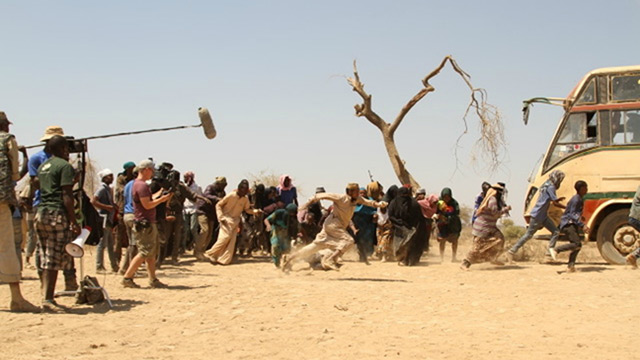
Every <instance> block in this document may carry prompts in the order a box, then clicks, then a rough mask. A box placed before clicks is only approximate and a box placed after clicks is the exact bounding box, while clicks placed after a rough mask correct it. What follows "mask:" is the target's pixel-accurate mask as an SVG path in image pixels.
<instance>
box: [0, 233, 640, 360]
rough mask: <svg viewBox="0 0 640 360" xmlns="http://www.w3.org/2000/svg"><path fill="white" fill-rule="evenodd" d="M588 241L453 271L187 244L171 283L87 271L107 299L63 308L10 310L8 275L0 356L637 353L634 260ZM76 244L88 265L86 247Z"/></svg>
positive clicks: (639, 315) (34, 293) (164, 274)
mask: <svg viewBox="0 0 640 360" xmlns="http://www.w3.org/2000/svg"><path fill="white" fill-rule="evenodd" d="M467 247H468V241H467V243H466V244H463V246H462V247H461V248H462V251H461V256H459V257H460V258H462V257H464V253H465V252H466V248H467ZM594 247H595V246H594V245H593V244H588V245H587V246H586V247H585V249H584V250H583V252H582V253H581V256H580V257H579V261H580V262H579V263H578V265H577V268H578V269H579V271H578V272H577V273H573V274H569V273H566V272H564V270H565V265H564V264H540V263H539V262H536V261H529V262H521V263H518V264H517V265H516V266H505V267H500V268H497V267H495V266H493V265H489V264H481V265H474V266H472V267H471V270H470V271H468V272H462V271H460V270H459V268H458V266H459V264H454V263H451V262H448V261H445V262H444V263H442V264H440V263H439V257H438V256H435V255H434V254H433V253H432V254H429V255H425V257H424V258H423V261H424V263H423V264H422V266H418V267H410V268H407V267H399V266H397V265H396V264H395V263H380V262H373V263H372V264H371V265H370V266H367V265H365V264H361V263H358V262H355V261H354V260H355V258H356V257H355V254H354V253H350V254H347V256H345V265H344V266H343V268H342V269H341V270H340V271H339V272H323V271H314V272H310V271H299V272H293V273H291V274H289V275H286V274H283V273H282V272H280V271H278V270H276V269H275V268H274V266H273V265H272V264H270V263H269V262H268V259H267V258H266V257H257V258H248V259H240V260H239V262H238V264H235V265H230V266H224V267H223V266H213V265H211V264H208V263H197V262H195V261H194V258H193V257H190V256H185V257H183V258H182V259H181V263H180V264H179V266H169V265H166V266H164V267H163V268H162V269H161V270H159V272H158V276H159V278H160V279H161V280H162V281H164V282H166V283H167V284H168V285H169V288H168V289H148V288H143V289H125V288H123V287H122V286H121V285H120V281H121V279H122V278H121V277H120V276H118V275H115V274H108V275H98V279H99V281H100V282H101V283H102V284H104V286H105V288H106V289H107V290H108V292H109V294H110V296H111V298H112V300H113V304H114V307H113V309H109V307H108V306H107V305H106V303H102V304H98V305H94V306H89V305H73V303H74V299H73V298H72V297H62V298H59V300H58V301H59V302H60V303H61V304H64V305H69V306H72V309H71V313H69V314H15V313H11V312H9V311H8V304H9V290H8V288H6V287H5V289H4V290H2V291H0V319H1V320H0V321H1V323H2V329H3V331H2V332H1V335H0V342H1V343H2V352H1V353H0V358H3V359H128V358H132V359H133V358H137V359H259V358H267V359H345V358H348V359H351V358H353V359H383V358H392V359H582V360H586V359H631V358H640V355H638V354H637V353H636V352H637V351H636V346H634V340H637V329H638V327H637V324H638V322H637V321H638V319H640V306H638V299H639V298H640V289H638V287H637V286H636V284H637V283H638V276H640V272H638V271H633V270H631V269H629V268H625V267H623V266H610V265H606V264H605V263H604V262H603V261H602V260H601V259H600V258H599V256H598V255H597V251H596V250H594ZM87 250H88V251H87V255H86V256H85V259H84V261H85V269H87V271H86V272H87V273H89V274H91V273H93V269H94V267H95V265H94V260H93V255H94V253H95V250H94V249H93V248H91V247H88V249H87ZM434 250H435V249H434ZM436 251H437V250H436ZM449 251H450V249H449V248H447V255H448V254H449ZM566 258H567V254H561V257H560V259H559V260H562V261H566ZM446 259H448V256H447V258H446ZM24 277H25V280H24V281H23V284H22V288H23V292H24V293H25V296H26V297H27V298H28V299H31V300H34V301H36V300H38V303H39V299H40V291H39V282H38V280H37V275H36V273H35V271H34V270H25V271H24ZM136 282H137V283H138V284H140V285H142V286H143V287H146V286H147V281H146V279H145V278H142V277H139V278H136ZM62 283H63V281H62V278H61V277H60V280H59V281H58V287H61V286H62Z"/></svg>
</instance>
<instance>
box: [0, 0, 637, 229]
mask: <svg viewBox="0 0 640 360" xmlns="http://www.w3.org/2000/svg"><path fill="white" fill-rule="evenodd" d="M0 13H1V14H2V15H3V16H2V31H0V44H1V47H0V49H1V50H0V54H1V55H2V56H1V57H0V64H1V65H2V66H0V79H1V84H2V85H1V86H0V110H3V111H5V112H6V113H7V115H8V116H9V118H10V120H11V121H12V122H13V123H14V125H13V126H12V127H11V132H12V133H13V134H15V135H16V137H17V140H18V142H19V143H20V144H23V145H33V144H38V141H39V139H40V137H41V136H42V134H43V132H44V129H45V128H46V127H47V126H50V125H59V126H62V127H63V128H64V130H65V133H66V134H67V135H73V136H75V137H76V138H81V137H86V136H95V135H102V134H111V133H117V132H123V131H134V130H144V129H151V128H159V127H171V126H179V125H195V124H198V123H199V119H198V114H197V109H198V107H201V106H203V107H207V108H208V109H209V111H210V112H211V114H212V115H213V119H214V124H215V126H216V129H217V131H218V136H217V137H216V138H215V139H213V140H208V139H206V138H205V136H204V135H203V132H202V130H201V129H189V130H179V131H173V132H165V133H153V134H145V135H136V136H128V137H118V138H111V139H104V140H92V141H90V142H89V156H90V158H91V159H92V160H93V161H95V162H96V163H97V164H98V166H99V167H107V168H110V169H112V170H114V171H119V170H120V169H121V167H122V164H123V163H125V162H127V161H135V162H138V161H140V160H142V159H145V158H147V157H153V158H154V159H155V160H156V162H163V161H168V162H171V163H173V164H174V165H175V167H176V169H178V170H180V171H181V172H185V171H187V170H191V171H194V172H195V174H196V181H197V182H198V183H199V184H201V185H202V186H203V187H204V186H206V185H207V184H209V183H211V182H213V179H214V178H215V177H216V176H226V177H227V179H228V180H229V184H230V186H229V188H228V190H230V189H231V188H233V187H234V186H235V184H237V183H238V182H239V181H240V180H241V179H243V178H246V177H251V175H252V174H258V173H260V172H264V173H267V174H277V175H279V174H284V173H286V174H290V175H291V177H292V178H293V179H294V183H295V184H296V185H297V186H298V187H299V188H300V193H301V194H300V197H301V198H302V199H301V200H303V201H304V199H305V198H306V197H309V196H311V195H312V192H313V190H314V189H315V188H316V187H317V186H324V187H325V188H326V189H327V191H330V192H342V191H344V186H345V185H346V184H347V183H348V182H359V183H360V184H363V185H364V184H366V183H367V182H369V175H368V171H371V173H372V175H373V177H374V178H375V179H376V180H377V181H379V182H380V183H382V184H383V185H384V186H385V187H388V186H389V185H391V184H394V183H395V184H397V183H398V180H397V178H396V177H395V174H394V172H393V169H392V167H391V164H390V162H389V160H388V157H387V155H386V152H385V150H384V146H383V143H382V137H381V135H380V133H379V131H378V130H377V129H376V128H375V127H373V125H371V124H370V123H368V122H367V121H366V120H365V119H364V118H358V117H356V116H355V114H354V109H353V106H354V105H355V104H358V103H360V102H361V99H360V98H359V97H358V95H357V94H356V93H355V92H353V91H352V90H351V88H350V86H349V85H348V84H347V82H346V77H348V76H351V75H352V66H353V65H352V64H353V61H354V60H357V64H358V70H359V74H360V78H361V81H362V82H363V83H364V84H365V89H366V90H367V92H369V93H370V94H371V95H372V96H373V109H374V110H375V111H376V112H377V113H378V114H379V115H380V116H381V117H383V118H384V119H385V120H386V121H388V122H391V121H392V119H393V118H394V117H395V116H396V114H397V113H398V112H399V111H400V109H401V108H402V106H403V105H404V104H405V103H406V102H407V101H408V100H409V99H410V98H411V97H412V96H413V95H414V94H416V93H417V92H418V91H419V90H420V89H421V86H422V84H421V79H422V78H423V77H424V76H425V75H426V74H428V73H429V72H430V71H431V70H433V69H434V68H435V67H436V66H437V65H438V64H439V63H440V61H441V60H442V58H443V57H444V56H446V55H452V56H453V57H454V58H455V59H456V60H457V62H458V63H459V65H460V66H461V67H462V68H463V69H464V70H465V71H466V72H467V73H469V74H470V75H471V80H472V82H473V84H474V86H476V87H482V88H484V89H486V91H487V93H488V101H489V103H491V104H493V105H495V106H497V107H498V108H499V110H500V112H501V114H502V117H503V121H504V127H505V138H506V141H507V147H506V151H505V154H504V155H505V156H504V158H503V160H504V161H503V163H502V166H501V168H500V169H499V170H498V171H495V172H491V171H489V169H488V166H487V164H486V163H483V162H482V161H480V160H473V159H477V158H479V157H480V154H478V153H477V152H476V151H475V150H474V143H475V142H476V140H477V138H478V122H477V119H476V118H473V117H470V118H469V119H468V121H469V132H468V133H467V134H466V135H465V136H464V137H463V138H462V140H461V142H460V144H459V145H460V147H459V148H458V154H459V163H458V164H457V165H456V161H455V157H454V150H455V147H456V139H457V138H458V136H459V135H460V134H461V133H462V131H464V124H463V121H462V116H463V114H464V111H465V109H466V106H467V103H468V100H469V91H468V90H467V88H466V87H465V84H464V83H463V81H462V80H461V79H460V77H458V76H457V75H456V74H455V73H454V72H453V71H452V70H451V69H450V68H446V69H445V70H443V71H442V73H441V74H440V75H439V76H438V77H437V78H435V79H433V80H432V82H431V83H432V85H434V86H435V88H436V91H435V92H433V93H431V94H429V95H427V96H426V97H425V98H424V99H423V100H422V101H421V102H420V103H418V104H417V105H416V106H415V107H414V108H413V109H412V111H411V112H410V113H409V114H408V115H407V117H406V118H405V120H404V122H403V123H402V125H401V126H400V127H399V129H398V131H397V133H396V142H397V145H398V148H399V151H400V155H401V157H402V158H403V159H404V160H405V162H406V166H407V168H408V170H409V171H410V172H411V173H412V174H413V176H414V177H415V178H416V179H417V180H418V182H419V183H420V184H421V185H422V187H424V188H425V189H426V190H427V192H433V193H439V192H440V190H441V189H442V188H443V187H445V186H446V187H451V188H452V189H453V195H454V197H455V198H456V199H457V200H458V201H459V202H460V203H462V204H466V205H472V204H473V200H474V197H475V196H476V195H477V193H478V192H479V191H480V184H481V183H482V181H485V180H486V181H489V182H492V183H495V182H498V181H503V182H506V183H507V187H508V189H509V197H508V202H509V203H510V204H511V205H512V206H513V208H514V210H513V211H512V217H513V220H514V221H515V222H516V223H519V224H522V223H523V220H522V207H523V202H524V192H525V190H526V187H527V178H528V176H529V174H530V173H531V172H532V170H533V169H534V166H535V165H536V163H537V161H538V160H539V159H540V157H541V156H542V154H544V152H545V151H546V149H547V147H548V145H549V142H550V141H551V138H552V136H553V134H554V132H555V130H556V127H557V125H558V121H559V120H560V118H561V116H562V111H561V109H560V108H545V107H544V106H536V107H535V108H534V109H533V111H532V115H531V118H530V123H529V125H527V126H525V125H524V124H523V122H522V115H521V106H522V100H524V99H527V98H531V97H535V96H557V97H564V96H566V95H567V94H568V93H569V91H570V90H571V89H572V88H573V87H574V86H575V85H576V83H577V82H578V81H579V80H580V79H581V78H582V76H583V75H584V74H585V73H587V72H588V71H590V70H592V69H595V68H600V67H609V66H622V65H635V64H638V62H639V61H640V48H639V47H637V46H634V45H630V44H634V43H635V42H636V39H635V38H636V36H637V34H638V33H640V26H639V25H638V24H639V22H638V18H639V16H640V1H637V0H635V1H631V0H620V1H611V2H607V3H604V2H602V1H538V2H535V3H532V2H521V1H484V2H478V1H473V2H471V1H393V2H391V1H377V0H367V1H316V2H309V1H288V0H287V1H279V0H273V1H179V2H178V1H109V2H89V1H56V2H52V1H6V0H5V1H0ZM31 153H33V151H31Z"/></svg>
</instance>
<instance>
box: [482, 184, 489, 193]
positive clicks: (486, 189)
mask: <svg viewBox="0 0 640 360" xmlns="http://www.w3.org/2000/svg"><path fill="white" fill-rule="evenodd" d="M490 188H491V184H489V183H488V182H486V181H484V182H482V193H483V194H485V195H486V194H487V191H489V189H490Z"/></svg>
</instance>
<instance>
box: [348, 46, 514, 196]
mask: <svg viewBox="0 0 640 360" xmlns="http://www.w3.org/2000/svg"><path fill="white" fill-rule="evenodd" d="M447 63H449V64H450V65H451V67H452V68H453V70H454V71H455V72H456V73H458V74H459V75H460V77H462V79H463V80H464V82H465V84H466V85H467V87H468V88H469V90H470V92H471V99H470V101H469V104H468V105H467V109H466V111H465V113H464V116H463V117H462V120H463V122H464V126H465V131H464V132H463V133H462V134H461V135H460V137H458V140H457V142H456V145H457V144H458V142H459V141H460V139H461V137H462V136H463V135H464V134H466V133H467V130H468V125H467V115H468V114H469V112H471V111H473V112H474V113H475V114H476V115H477V116H478V118H479V120H480V138H479V139H478V140H477V141H476V147H477V148H478V150H479V152H480V154H481V157H483V158H487V160H488V161H489V166H490V169H491V170H495V169H497V168H498V167H499V165H500V162H501V156H502V150H503V147H504V144H505V142H504V134H503V126H502V119H501V116H500V112H499V111H498V109H497V108H496V107H495V106H493V105H490V104H488V103H487V102H486V99H487V93H486V91H485V90H484V89H482V88H475V87H474V86H473V85H472V84H471V76H469V74H467V73H466V72H465V71H464V70H462V69H461V68H460V66H458V63H456V61H455V59H454V58H453V57H452V56H451V55H449V56H446V57H445V58H444V59H443V60H442V62H441V63H440V65H439V66H438V67H437V68H435V69H434V70H433V71H431V73H429V74H428V75H427V76H425V77H424V79H422V84H423V85H424V88H422V89H420V91H418V93H417V94H415V95H414V96H413V97H412V98H411V100H409V101H408V102H407V104H406V105H404V106H403V107H402V109H401V110H400V112H399V113H398V115H397V116H396V118H395V119H394V120H393V122H392V123H388V122H386V121H384V119H382V118H381V117H380V116H379V115H378V114H377V113H376V112H375V111H373V108H372V106H371V95H370V94H367V92H366V91H365V90H364V84H363V83H362V82H361V81H360V76H359V75H358V69H357V67H356V62H355V60H354V62H353V77H349V78H347V82H348V83H349V85H351V87H352V88H353V91H355V92H357V93H358V95H360V97H361V98H362V100H363V102H362V104H356V105H355V106H354V108H355V110H356V116H358V117H364V118H366V119H367V120H368V121H369V122H370V123H372V124H373V125H374V126H375V127H377V128H378V129H379V130H380V132H381V133H382V138H383V140H384V146H385V148H386V149H387V154H388V155H389V160H390V161H391V165H392V166H393V170H394V171H395V173H396V176H397V177H398V180H399V181H400V182H401V183H402V184H411V186H412V187H413V188H414V189H417V188H419V187H420V184H419V183H418V182H417V181H416V179H414V178H413V176H412V175H411V173H409V170H407V168H406V167H405V162H404V160H402V158H401V157H400V154H399V153H398V148H397V147H396V143H395V139H394V135H395V133H396V130H398V127H399V126H400V124H401V123H402V120H404V118H405V116H406V115H407V114H408V113H409V111H410V110H411V109H412V108H413V107H414V106H415V105H416V104H417V103H418V102H419V101H420V100H422V98H424V97H425V96H426V95H427V94H429V93H430V92H433V91H435V88H434V87H433V85H431V84H429V80H431V78H433V77H435V76H436V75H438V74H439V73H440V71H441V70H442V69H443V68H444V67H445V65H446V64H447ZM457 160H458V158H457V150H456V162H457Z"/></svg>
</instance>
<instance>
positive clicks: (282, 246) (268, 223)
mask: <svg viewBox="0 0 640 360" xmlns="http://www.w3.org/2000/svg"><path fill="white" fill-rule="evenodd" d="M297 214H298V207H297V206H296V204H294V203H290V204H289V205H287V206H286V207H285V208H284V209H278V210H276V211H274V212H273V213H272V214H271V215H269V216H268V217H267V218H266V219H264V225H265V227H266V230H267V231H269V232H271V259H272V260H273V263H274V264H275V265H276V267H277V268H279V267H280V261H281V260H282V255H283V254H287V253H289V250H290V249H291V245H290V244H291V238H290V236H289V226H290V225H292V224H297V222H295V221H293V219H295V217H296V216H297Z"/></svg>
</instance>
